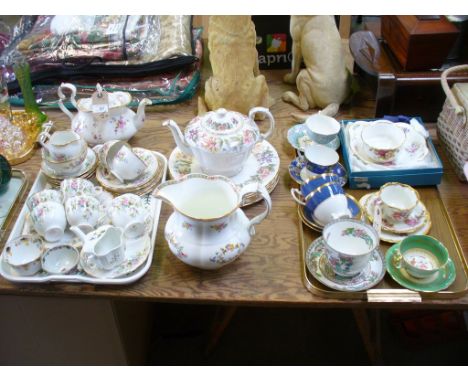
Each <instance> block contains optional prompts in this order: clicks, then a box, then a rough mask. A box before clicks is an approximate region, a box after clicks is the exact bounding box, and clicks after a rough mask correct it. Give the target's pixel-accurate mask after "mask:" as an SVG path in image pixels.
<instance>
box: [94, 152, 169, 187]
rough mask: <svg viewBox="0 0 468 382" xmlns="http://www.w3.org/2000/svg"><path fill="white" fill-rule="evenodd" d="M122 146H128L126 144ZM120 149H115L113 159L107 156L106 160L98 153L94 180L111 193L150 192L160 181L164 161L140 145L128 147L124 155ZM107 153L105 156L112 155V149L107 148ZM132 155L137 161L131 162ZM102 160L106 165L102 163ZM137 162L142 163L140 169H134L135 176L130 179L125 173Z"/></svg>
mask: <svg viewBox="0 0 468 382" xmlns="http://www.w3.org/2000/svg"><path fill="white" fill-rule="evenodd" d="M122 147H125V148H126V149H128V148H129V146H128V144H126V145H125V146H122ZM126 149H125V150H126ZM98 150H99V149H98ZM125 150H124V151H125ZM121 151H122V150H120V151H116V153H115V160H114V161H112V160H108V159H109V158H106V159H107V160H106V159H104V158H102V155H101V154H99V157H100V159H99V164H100V165H99V167H98V169H97V170H96V180H97V181H98V182H99V184H100V185H101V186H102V187H103V188H104V189H105V190H107V191H109V192H111V193H113V194H125V193H133V194H136V195H145V194H147V193H149V192H151V191H152V190H153V189H154V188H155V187H156V186H157V185H158V184H159V182H160V181H161V178H162V176H163V173H164V161H163V160H162V159H161V158H160V157H159V155H156V153H154V152H152V151H150V150H146V149H143V148H140V147H135V148H130V151H125V155H124V154H122V153H121ZM119 152H120V153H121V154H119ZM108 153H110V154H107V156H109V155H112V150H108ZM133 157H135V158H137V159H138V162H133V161H132V160H131V159H133ZM130 158H131V159H130ZM104 160H106V162H105V163H106V164H107V165H104V164H103V161H104ZM137 163H141V164H142V167H141V171H139V170H138V171H135V174H136V175H137V176H135V177H133V179H131V180H130V179H128V176H127V175H128V173H129V171H131V170H133V169H135V168H136V166H137ZM134 165H135V166H134ZM125 176H127V179H125ZM119 178H120V179H119Z"/></svg>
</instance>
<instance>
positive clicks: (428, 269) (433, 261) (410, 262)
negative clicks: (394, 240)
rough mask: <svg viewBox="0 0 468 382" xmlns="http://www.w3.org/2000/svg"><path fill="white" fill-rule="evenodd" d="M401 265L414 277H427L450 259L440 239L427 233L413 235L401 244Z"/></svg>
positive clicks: (441, 267)
mask: <svg viewBox="0 0 468 382" xmlns="http://www.w3.org/2000/svg"><path fill="white" fill-rule="evenodd" d="M399 255H401V257H400V258H401V263H400V264H401V265H400V266H403V268H405V269H406V271H407V272H408V273H409V274H410V275H411V276H413V277H416V278H425V277H429V276H432V275H433V274H434V273H437V272H438V271H439V270H441V269H443V268H444V267H445V266H446V265H447V262H448V261H449V254H448V250H447V248H445V246H444V245H443V244H442V243H441V242H440V241H438V240H436V239H434V238H433V237H431V236H426V235H412V236H408V237H407V238H405V239H403V240H402V241H401V242H400V246H399Z"/></svg>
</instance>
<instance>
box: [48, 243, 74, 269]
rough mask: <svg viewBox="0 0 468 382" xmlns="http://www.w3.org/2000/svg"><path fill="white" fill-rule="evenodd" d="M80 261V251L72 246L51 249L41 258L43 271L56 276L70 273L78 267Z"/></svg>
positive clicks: (59, 246)
mask: <svg viewBox="0 0 468 382" xmlns="http://www.w3.org/2000/svg"><path fill="white" fill-rule="evenodd" d="M79 260H80V254H79V252H78V250H77V249H76V248H75V247H73V246H71V245H58V246H56V247H53V248H50V249H48V250H47V251H46V252H45V253H44V254H43V255H42V257H41V263H42V269H44V270H45V271H46V272H48V273H51V274H55V275H61V274H66V273H68V272H70V271H71V270H72V269H73V268H75V267H76V266H77V265H78V262H79Z"/></svg>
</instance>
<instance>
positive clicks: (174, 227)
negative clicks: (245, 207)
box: [153, 174, 271, 269]
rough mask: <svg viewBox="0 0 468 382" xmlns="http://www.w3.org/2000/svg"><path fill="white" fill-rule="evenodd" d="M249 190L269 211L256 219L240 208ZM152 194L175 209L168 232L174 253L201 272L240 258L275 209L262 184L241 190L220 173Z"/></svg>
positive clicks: (183, 180)
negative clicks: (260, 197) (256, 228)
mask: <svg viewBox="0 0 468 382" xmlns="http://www.w3.org/2000/svg"><path fill="white" fill-rule="evenodd" d="M250 192H260V193H261V195H262V196H263V199H264V200H265V202H266V207H267V208H266V209H265V210H264V211H263V212H262V213H260V214H259V215H258V216H256V217H254V218H253V219H251V220H249V219H248V218H247V216H246V215H245V214H244V212H243V211H242V210H241V209H240V207H239V206H240V204H241V202H242V198H243V196H244V195H245V194H247V193H250ZM153 195H154V196H155V197H156V198H159V199H162V200H163V201H165V202H167V203H169V204H171V205H172V207H173V208H174V212H173V213H172V215H171V216H170V217H169V219H168V220H167V223H166V228H165V231H164V235H165V238H166V240H167V242H168V244H169V248H170V250H171V252H172V253H173V254H174V255H175V256H176V257H177V258H179V259H180V260H181V261H183V262H184V263H186V264H188V265H191V266H194V267H197V268H202V269H218V268H220V267H222V266H223V265H226V264H229V263H231V262H232V261H234V260H235V259H237V258H238V257H239V256H240V255H241V254H242V253H243V252H244V251H245V250H246V248H247V247H248V245H249V244H250V240H251V238H252V237H253V236H254V235H255V228H254V226H255V225H256V224H259V223H261V222H262V221H263V220H264V219H265V218H266V217H267V216H268V215H269V213H270V211H271V199H270V195H269V194H268V192H267V191H266V189H265V187H264V186H263V185H261V184H258V183H249V184H248V185H246V186H244V188H243V189H242V190H239V188H238V187H237V186H236V185H235V184H234V183H232V182H231V180H230V179H229V178H226V177H224V176H221V175H218V176H208V175H204V174H190V175H186V176H184V177H182V178H181V179H179V180H171V181H168V182H165V183H163V184H161V185H160V186H159V187H157V188H156V189H155V191H154V193H153Z"/></svg>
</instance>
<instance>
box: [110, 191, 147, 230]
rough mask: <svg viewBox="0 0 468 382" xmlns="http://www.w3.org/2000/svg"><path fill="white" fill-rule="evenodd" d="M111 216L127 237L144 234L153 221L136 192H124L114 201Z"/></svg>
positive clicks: (114, 223)
mask: <svg viewBox="0 0 468 382" xmlns="http://www.w3.org/2000/svg"><path fill="white" fill-rule="evenodd" d="M109 217H110V219H111V221H112V224H113V225H115V226H116V227H120V228H122V229H123V230H124V235H125V237H127V238H131V239H134V238H137V237H140V236H142V235H143V234H144V233H145V232H146V230H147V227H148V225H149V224H150V222H151V216H150V215H149V213H148V211H147V210H146V208H145V207H144V205H143V203H142V201H141V198H140V197H139V196H138V195H135V194H123V195H120V196H118V197H117V198H115V199H114V200H113V201H112V204H111V207H110V210H109Z"/></svg>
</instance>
